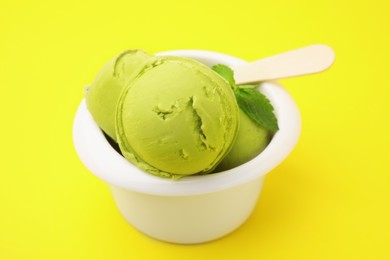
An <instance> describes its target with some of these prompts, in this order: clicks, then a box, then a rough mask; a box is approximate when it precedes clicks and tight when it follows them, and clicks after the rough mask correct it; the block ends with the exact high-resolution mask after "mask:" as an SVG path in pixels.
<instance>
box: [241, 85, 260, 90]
mask: <svg viewBox="0 0 390 260" xmlns="http://www.w3.org/2000/svg"><path fill="white" fill-rule="evenodd" d="M237 88H241V89H244V88H251V89H253V88H257V85H238V86H237Z"/></svg>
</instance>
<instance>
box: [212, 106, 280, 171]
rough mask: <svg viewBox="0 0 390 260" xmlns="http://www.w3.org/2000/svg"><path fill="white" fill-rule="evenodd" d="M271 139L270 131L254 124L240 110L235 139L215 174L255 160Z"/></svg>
mask: <svg viewBox="0 0 390 260" xmlns="http://www.w3.org/2000/svg"><path fill="white" fill-rule="evenodd" d="M271 138H272V133H271V132H270V131H268V130H267V129H265V128H263V127H262V126H260V125H259V124H257V123H255V122H254V121H253V120H252V119H250V118H249V117H248V116H247V115H246V114H245V113H244V112H243V111H242V110H241V109H240V127H239V130H238V135H237V138H236V140H235V141H234V143H233V146H232V149H231V150H230V151H229V153H228V154H227V155H226V156H225V157H224V159H223V160H222V161H221V163H220V164H218V166H217V168H216V169H215V172H220V171H225V170H229V169H232V168H234V167H237V166H239V165H241V164H243V163H246V162H248V161H250V160H251V159H253V158H255V157H256V156H257V155H258V154H260V153H261V152H262V151H263V150H264V149H265V148H266V147H267V145H268V144H269V142H270V140H271Z"/></svg>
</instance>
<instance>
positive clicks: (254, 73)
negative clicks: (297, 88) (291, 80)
mask: <svg viewBox="0 0 390 260" xmlns="http://www.w3.org/2000/svg"><path fill="white" fill-rule="evenodd" d="M334 59H335V54H334V52H333V50H332V48H330V47H328V46H326V45H323V44H316V45H310V46H307V47H304V48H301V49H296V50H292V51H288V52H285V53H281V54H278V55H275V56H271V57H268V58H264V59H261V60H257V61H253V62H249V63H246V64H243V65H240V66H239V67H237V68H234V78H235V80H236V84H247V83H254V82H260V81H265V80H273V79H282V78H288V77H293V76H300V75H305V74H311V73H317V72H321V71H324V70H325V69H327V68H329V67H330V66H331V65H332V64H333V62H334Z"/></svg>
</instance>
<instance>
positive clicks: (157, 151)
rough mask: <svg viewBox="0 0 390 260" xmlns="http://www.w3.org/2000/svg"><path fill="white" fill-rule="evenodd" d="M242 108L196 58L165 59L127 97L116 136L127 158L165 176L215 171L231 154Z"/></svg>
mask: <svg viewBox="0 0 390 260" xmlns="http://www.w3.org/2000/svg"><path fill="white" fill-rule="evenodd" d="M238 113H239V109H238V106H237V103H236V101H235V97H234V94H233V91H232V90H231V87H230V86H229V84H228V82H227V81H226V80H225V79H223V78H222V77H220V76H219V75H217V74H216V73H215V72H213V71H212V70H210V68H208V67H206V66H205V65H203V64H201V63H199V62H197V61H195V60H191V59H187V58H179V57H161V58H159V61H158V62H156V63H154V65H153V67H151V68H149V69H147V70H146V71H145V72H144V73H142V74H141V75H139V76H138V77H136V78H135V79H134V80H133V82H132V83H130V84H129V85H128V87H127V88H126V89H125V90H124V91H123V92H122V94H121V97H120V99H119V103H118V106H117V114H116V131H117V140H118V143H119V146H120V148H121V151H122V154H123V155H124V156H125V157H126V158H127V159H128V160H129V161H131V162H132V163H133V164H135V165H136V166H138V167H139V168H141V169H143V170H145V171H147V172H149V173H152V174H155V175H158V176H162V177H170V178H179V177H181V176H186V175H192V174H202V173H208V172H210V171H212V170H213V169H214V168H215V167H216V166H217V165H218V163H219V162H220V161H221V160H222V159H223V158H224V156H225V155H226V153H227V152H229V150H230V148H231V146H232V144H233V141H234V140H235V138H236V135H237V132H238V126H239V116H238Z"/></svg>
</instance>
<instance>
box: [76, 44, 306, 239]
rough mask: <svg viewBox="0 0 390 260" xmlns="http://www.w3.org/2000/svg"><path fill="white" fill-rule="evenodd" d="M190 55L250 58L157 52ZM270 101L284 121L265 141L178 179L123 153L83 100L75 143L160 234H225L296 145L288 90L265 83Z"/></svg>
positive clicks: (128, 215) (126, 212)
mask: <svg viewBox="0 0 390 260" xmlns="http://www.w3.org/2000/svg"><path fill="white" fill-rule="evenodd" d="M158 55H175V56H183V57H189V58H193V59H196V60H199V61H200V62H202V63H204V64H206V65H208V66H212V65H214V64H218V63H222V64H225V65H228V66H230V67H232V68H233V69H234V67H236V66H238V65H240V64H242V63H245V62H246V61H244V60H241V59H238V58H235V57H232V56H228V55H225V54H221V53H216V52H210V51H199V50H179V51H170V52H164V53H159V54H158ZM260 91H261V92H263V93H264V94H265V95H266V96H267V97H268V98H269V99H270V101H271V102H272V104H273V106H274V109H275V113H276V116H277V118H278V123H279V131H278V132H277V133H276V134H275V136H274V137H273V139H272V141H271V142H270V144H269V145H268V146H267V148H266V149H265V150H264V151H263V152H262V153H261V154H260V155H258V156H257V157H256V158H254V159H253V160H251V161H249V162H247V163H245V164H243V165H241V166H239V167H236V168H234V169H231V170H228V171H224V172H220V173H216V174H209V175H202V176H189V177H185V178H182V179H180V180H178V181H173V180H169V179H164V178H160V177H156V176H154V175H151V174H148V173H145V172H143V171H141V170H140V169H138V168H137V167H135V166H134V165H133V164H131V163H130V162H128V161H127V160H126V159H125V158H123V157H122V156H121V155H120V154H118V153H117V152H116V151H115V150H114V149H113V148H112V147H111V145H110V144H109V143H108V141H107V140H106V138H105V136H104V135H103V133H102V131H101V130H100V129H99V127H98V126H97V125H96V123H95V122H94V120H93V118H92V116H91V114H90V113H89V111H88V110H87V108H86V104H85V101H84V100H83V101H82V102H81V104H80V106H79V108H78V110H77V113H76V117H75V120H74V125H73V139H74V145H75V148H76V151H77V153H78V155H79V157H80V159H81V161H82V162H83V163H84V165H85V166H86V167H87V168H88V169H89V170H90V171H91V172H92V173H93V174H94V175H96V176H97V177H98V178H100V179H102V180H103V181H105V182H106V183H107V184H108V185H109V187H110V189H111V191H112V194H113V196H114V200H115V202H116V204H117V206H118V208H119V210H120V212H121V213H122V215H123V216H124V218H125V219H126V220H127V221H128V222H129V223H130V224H131V225H133V226H134V227H135V228H136V229H138V230H139V231H141V232H143V233H145V234H147V235H149V236H151V237H154V238H156V239H159V240H162V241H167V242H172V243H181V244H193V243H202V242H207V241H211V240H214V239H217V238H220V237H222V236H224V235H227V234H228V233H230V232H232V231H233V230H235V229H237V228H238V227H239V226H240V225H241V224H243V223H244V222H245V220H246V219H247V218H248V217H249V216H250V214H251V212H252V211H253V209H254V207H255V205H256V201H257V199H258V197H259V194H260V191H261V189H262V185H263V181H264V176H265V174H266V173H268V172H269V171H271V170H272V169H274V168H275V167H276V166H277V165H278V164H280V163H281V162H282V161H283V160H284V159H285V158H286V157H287V156H288V154H289V153H290V152H291V151H292V149H293V148H294V146H295V145H296V143H297V141H298V138H299V134H300V131H301V120H300V116H299V111H298V109H297V106H296V104H295V103H294V101H293V99H292V98H291V96H290V95H289V94H288V93H287V92H286V91H285V90H284V89H283V88H282V87H281V86H279V85H278V84H276V83H271V82H267V83H263V84H262V85H261V87H260Z"/></svg>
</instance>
